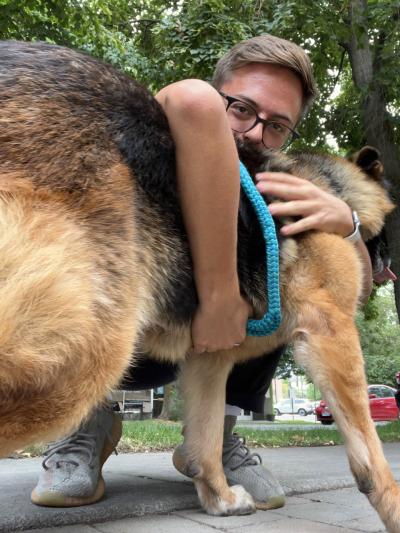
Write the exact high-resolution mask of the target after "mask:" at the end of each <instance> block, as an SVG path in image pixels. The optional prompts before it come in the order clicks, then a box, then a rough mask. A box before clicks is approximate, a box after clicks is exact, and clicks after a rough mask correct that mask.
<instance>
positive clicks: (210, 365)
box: [174, 352, 255, 515]
mask: <svg viewBox="0 0 400 533" xmlns="http://www.w3.org/2000/svg"><path fill="white" fill-rule="evenodd" d="M231 368H232V360H231V358H230V357H229V353H228V352H225V353H207V354H201V355H195V354H193V355H191V356H189V357H188V359H187V360H186V361H185V363H184V364H183V365H182V369H181V388H182V395H183V400H184V408H185V420H184V422H185V430H184V436H185V440H184V443H183V444H182V446H179V447H178V448H177V449H176V451H175V453H174V465H175V466H176V468H177V469H178V470H179V471H180V472H183V473H185V474H186V475H187V476H189V477H191V478H193V481H194V484H195V486H196V489H197V493H198V495H199V498H200V502H201V504H202V506H203V507H204V509H205V510H206V511H207V513H209V514H212V515H241V514H249V513H252V512H255V504H254V501H253V499H252V497H251V496H250V494H248V493H247V492H246V491H245V490H244V488H243V487H241V486H240V485H236V486H234V487H231V488H230V487H229V486H228V484H227V481H226V477H225V474H224V470H223V467H222V437H223V423H224V404H225V387H226V381H227V377H228V374H229V372H230V370H231Z"/></svg>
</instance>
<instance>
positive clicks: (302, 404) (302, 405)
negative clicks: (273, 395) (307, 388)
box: [274, 399, 314, 416]
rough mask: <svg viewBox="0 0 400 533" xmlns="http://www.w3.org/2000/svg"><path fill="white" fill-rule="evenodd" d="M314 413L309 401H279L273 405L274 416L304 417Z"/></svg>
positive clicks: (311, 403)
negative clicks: (296, 415) (295, 415)
mask: <svg viewBox="0 0 400 533" xmlns="http://www.w3.org/2000/svg"><path fill="white" fill-rule="evenodd" d="M313 412H314V405H313V402H312V401H311V400H304V399H289V400H281V401H280V402H277V403H276V404H275V405H274V413H275V415H276V416H279V415H283V414H298V415H301V416H306V415H309V414H312V413H313Z"/></svg>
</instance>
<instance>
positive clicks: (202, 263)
mask: <svg viewBox="0 0 400 533" xmlns="http://www.w3.org/2000/svg"><path fill="white" fill-rule="evenodd" d="M190 84H191V85H190ZM196 92H197V94H196ZM171 95H172V96H173V97H172V98H171ZM157 98H158V99H159V101H160V102H161V104H162V106H163V108H164V110H165V111H166V113H167V117H168V121H169V124H170V127H171V130H172V134H173V137H174V140H175V143H176V153H177V178H178V187H179V193H180V199H181V206H182V211H183V216H184V222H185V225H186V228H187V232H188V236H189V240H190V248H191V253H192V257H193V265H194V275H195V281H196V287H197V291H198V294H199V298H200V301H201V300H203V299H210V298H213V297H214V296H217V297H218V296H219V293H220V292H221V291H222V292H224V291H225V290H227V291H228V292H229V291H231V290H232V289H233V290H236V291H237V290H238V281H237V270H236V257H237V256H236V247H237V213H238V204H239V188H240V183H239V167H238V157H237V151H236V146H235V143H234V140H233V135H232V133H231V130H230V128H229V125H228V122H227V119H226V113H225V109H224V106H223V103H222V100H221V99H220V97H219V95H218V94H217V93H216V91H215V90H214V89H212V88H211V87H208V86H206V87H205V84H202V83H201V82H200V83H196V82H194V80H188V81H187V82H179V83H177V84H174V85H172V86H169V87H168V88H166V90H163V91H161V92H160V93H159V95H157Z"/></svg>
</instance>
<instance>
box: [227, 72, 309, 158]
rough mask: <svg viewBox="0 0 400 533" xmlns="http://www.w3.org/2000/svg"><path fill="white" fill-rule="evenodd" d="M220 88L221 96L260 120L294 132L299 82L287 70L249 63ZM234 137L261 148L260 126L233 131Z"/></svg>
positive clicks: (299, 107) (299, 99)
mask: <svg viewBox="0 0 400 533" xmlns="http://www.w3.org/2000/svg"><path fill="white" fill-rule="evenodd" d="M220 89H221V91H222V92H224V93H225V94H227V95H229V96H234V97H236V98H239V99H240V100H243V101H244V102H247V103H248V104H250V105H251V106H252V107H253V108H254V109H255V110H256V111H257V113H258V115H259V116H260V117H261V118H263V119H266V120H273V121H276V122H279V123H281V124H284V125H286V126H289V127H290V128H292V129H294V128H295V126H296V124H297V122H298V120H299V118H300V113H301V110H302V102H303V91H302V86H301V81H300V79H299V78H298V77H297V76H296V75H295V74H294V73H293V72H292V71H290V70H289V69H287V68H284V67H280V66H278V65H268V64H264V63H250V64H248V65H245V66H243V67H241V68H239V69H237V70H235V71H234V73H233V74H232V75H231V78H230V79H229V80H227V81H226V82H225V83H224V84H223V85H222V86H221V88H220ZM234 135H235V137H237V138H239V139H241V140H243V141H247V142H250V143H251V144H253V145H254V146H255V147H256V148H258V149H260V150H261V149H262V148H264V144H263V142H262V135H263V124H261V123H258V124H257V125H256V126H255V127H254V128H253V129H251V130H250V131H248V132H246V133H236V132H234ZM271 147H272V148H280V147H279V146H271Z"/></svg>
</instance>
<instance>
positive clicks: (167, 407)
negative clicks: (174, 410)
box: [158, 383, 174, 420]
mask: <svg viewBox="0 0 400 533" xmlns="http://www.w3.org/2000/svg"><path fill="white" fill-rule="evenodd" d="M173 389H174V384H173V383H169V384H168V385H165V386H164V401H163V406H162V409H161V413H160V414H159V416H158V418H161V419H162V420H169V419H170V411H171V401H172V391H173Z"/></svg>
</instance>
